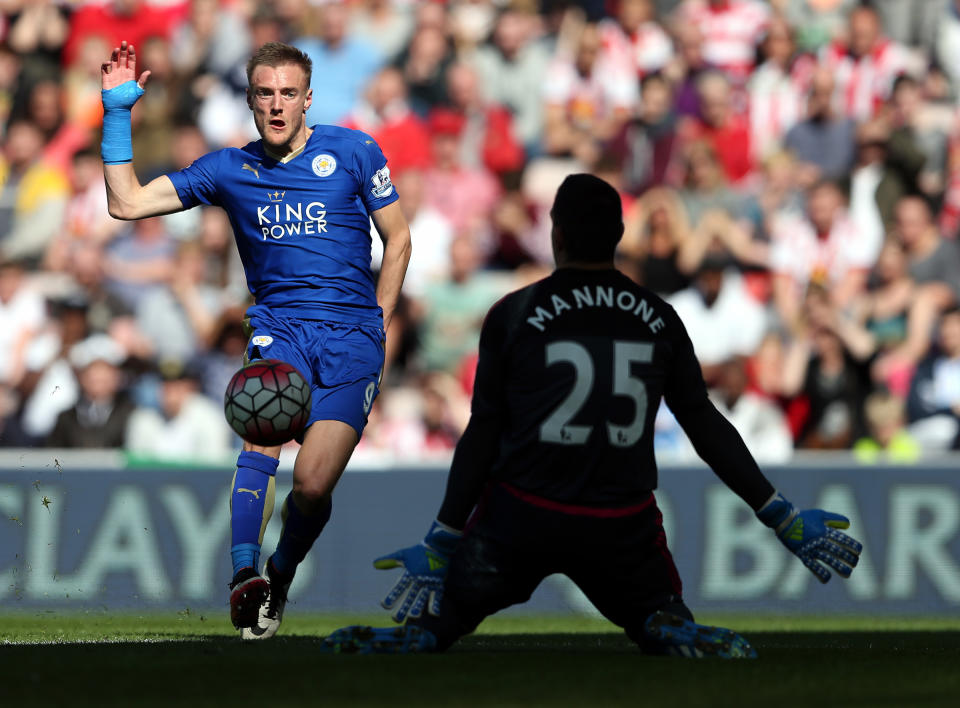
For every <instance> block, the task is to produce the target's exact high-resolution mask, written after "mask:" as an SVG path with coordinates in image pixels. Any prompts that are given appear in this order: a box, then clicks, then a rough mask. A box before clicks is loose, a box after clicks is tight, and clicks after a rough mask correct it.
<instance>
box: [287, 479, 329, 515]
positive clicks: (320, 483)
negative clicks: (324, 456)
mask: <svg viewBox="0 0 960 708" xmlns="http://www.w3.org/2000/svg"><path fill="white" fill-rule="evenodd" d="M332 493H333V485H331V484H330V483H329V482H327V481H326V480H325V479H321V478H307V479H300V480H298V479H294V481H293V495H294V497H296V500H297V505H298V506H300V507H301V508H303V509H304V511H308V510H313V509H317V508H320V507H322V506H325V505H326V504H327V502H329V501H330V497H331V494H332Z"/></svg>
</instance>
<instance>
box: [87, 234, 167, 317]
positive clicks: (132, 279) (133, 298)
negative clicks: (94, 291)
mask: <svg viewBox="0 0 960 708" xmlns="http://www.w3.org/2000/svg"><path fill="white" fill-rule="evenodd" d="M175 252H176V244H175V243H174V241H173V238H172V236H171V235H170V232H169V231H168V230H167V228H166V226H165V225H164V222H163V219H162V218H161V217H159V216H155V217H152V218H149V219H142V220H140V221H136V222H135V223H134V224H133V226H132V228H131V229H130V230H129V231H128V232H126V233H123V234H121V235H120V236H118V237H117V238H116V239H114V240H113V241H111V242H110V243H109V244H108V245H107V247H106V249H105V251H104V263H103V270H104V274H105V275H106V287H107V289H108V290H109V291H110V292H111V293H112V294H114V295H115V296H116V297H117V298H119V299H120V300H121V301H122V302H123V303H124V304H125V305H126V306H127V307H129V308H131V309H135V308H136V307H137V306H138V305H139V304H140V302H141V300H143V298H144V297H145V296H146V295H147V294H148V293H149V291H150V290H151V289H152V288H161V287H163V284H164V283H166V282H169V278H170V275H171V273H172V271H173V257H174V254H175Z"/></svg>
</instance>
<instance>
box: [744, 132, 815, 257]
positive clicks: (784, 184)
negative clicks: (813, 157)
mask: <svg viewBox="0 0 960 708" xmlns="http://www.w3.org/2000/svg"><path fill="white" fill-rule="evenodd" d="M796 167H797V163H796V160H795V159H794V157H793V155H792V154H791V153H789V152H788V151H786V150H780V151H779V152H775V153H772V154H771V155H770V156H769V157H767V158H766V160H764V161H763V163H762V164H761V170H760V180H759V184H758V185H757V187H756V189H755V190H753V191H752V193H750V194H748V195H747V197H746V198H745V199H744V201H743V206H742V213H741V223H742V224H743V226H744V227H745V228H747V229H748V230H749V231H750V236H751V238H752V240H753V242H754V243H755V244H766V245H767V246H769V244H770V243H771V241H772V240H773V235H772V231H773V225H774V223H775V221H776V219H777V216H778V215H779V214H781V213H791V212H802V211H803V193H802V191H801V190H800V189H798V187H797V177H796ZM767 258H769V256H767V257H766V258H761V260H764V261H765V262H766V259H767Z"/></svg>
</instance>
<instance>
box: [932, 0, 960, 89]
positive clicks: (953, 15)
mask: <svg viewBox="0 0 960 708" xmlns="http://www.w3.org/2000/svg"><path fill="white" fill-rule="evenodd" d="M934 49H935V52H936V59H937V63H938V64H939V66H940V67H941V68H942V69H943V70H944V71H945V72H946V73H947V76H948V77H949V78H950V82H951V84H952V88H953V95H954V96H960V0H952V2H951V3H950V5H949V6H948V7H946V8H944V10H943V12H942V13H941V15H940V17H939V18H938V19H937V38H936V43H935V45H934Z"/></svg>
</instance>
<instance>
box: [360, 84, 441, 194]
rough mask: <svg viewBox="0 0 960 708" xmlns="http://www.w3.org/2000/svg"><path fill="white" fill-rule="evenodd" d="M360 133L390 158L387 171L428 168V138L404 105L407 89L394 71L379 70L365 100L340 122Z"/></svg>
mask: <svg viewBox="0 0 960 708" xmlns="http://www.w3.org/2000/svg"><path fill="white" fill-rule="evenodd" d="M344 125H345V126H346V127H347V128H353V129H354V130H362V131H363V132H365V133H368V134H369V135H370V136H372V137H373V139H374V140H376V141H377V144H378V145H380V147H381V148H382V149H383V150H384V154H387V155H389V156H390V171H391V173H392V174H395V175H399V174H400V173H402V172H403V171H404V170H408V169H411V168H413V169H420V170H423V169H425V168H426V167H428V166H429V165H430V162H431V156H430V134H429V133H428V131H427V127H426V125H425V123H424V121H423V120H422V119H421V118H420V117H419V116H417V115H416V114H415V113H414V112H413V111H412V110H411V109H410V105H409V103H408V102H407V87H406V84H405V83H404V81H403V74H401V73H400V71H399V70H398V69H395V68H393V67H386V68H384V69H381V70H380V72H379V73H377V75H376V76H375V77H374V78H373V80H372V81H371V82H370V84H369V85H368V86H367V90H366V92H365V97H364V99H363V100H362V101H360V102H359V103H358V104H357V105H356V107H355V108H354V110H353V112H352V113H351V114H350V117H349V118H348V119H347V120H346V121H345V122H344Z"/></svg>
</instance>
